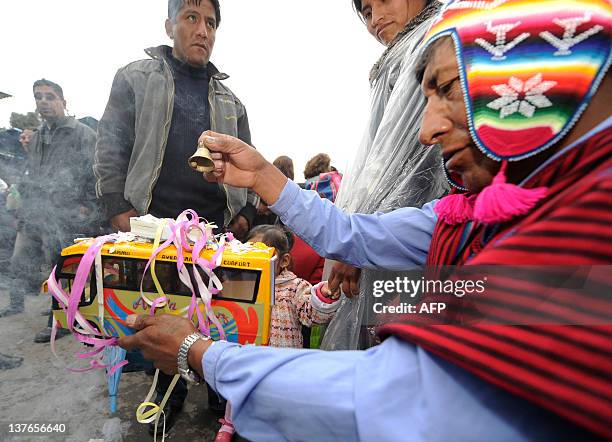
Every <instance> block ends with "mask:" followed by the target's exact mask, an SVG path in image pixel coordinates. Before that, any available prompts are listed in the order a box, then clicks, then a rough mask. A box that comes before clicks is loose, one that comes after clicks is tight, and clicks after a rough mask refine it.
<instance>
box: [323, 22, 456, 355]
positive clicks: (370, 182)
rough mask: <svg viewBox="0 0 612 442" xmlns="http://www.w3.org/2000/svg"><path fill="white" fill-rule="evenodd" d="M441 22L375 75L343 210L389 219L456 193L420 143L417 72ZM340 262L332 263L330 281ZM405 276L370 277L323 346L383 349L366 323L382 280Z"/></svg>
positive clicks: (411, 35) (417, 33) (403, 43)
mask: <svg viewBox="0 0 612 442" xmlns="http://www.w3.org/2000/svg"><path fill="white" fill-rule="evenodd" d="M432 20H433V18H430V19H427V20H425V21H424V22H422V23H421V24H419V25H417V26H416V27H415V28H414V29H412V30H411V31H409V32H408V33H407V34H406V35H404V37H402V38H401V40H399V41H397V42H396V44H395V45H394V46H393V47H392V48H391V49H390V50H389V51H388V53H387V54H386V56H385V57H384V58H383V59H382V60H381V61H379V64H378V65H377V66H375V68H374V70H373V74H374V78H373V79H372V91H371V95H372V101H371V112H370V119H369V122H368V127H367V130H366V133H365V135H364V137H363V140H362V142H361V145H360V147H359V150H358V151H357V154H356V156H355V159H354V162H353V165H352V166H351V168H350V169H349V170H348V171H347V172H346V174H345V175H344V178H343V181H342V186H341V188H340V192H339V193H338V197H337V199H336V205H338V206H339V207H340V208H342V209H344V210H346V211H348V212H358V213H374V212H389V211H392V210H394V209H397V208H399V207H407V206H414V207H420V206H422V205H423V204H425V203H426V202H428V201H431V200H433V199H435V198H439V197H440V196H441V195H443V194H444V193H445V192H446V191H447V190H448V184H447V181H446V179H445V176H444V172H443V170H442V161H441V158H440V153H439V150H438V149H437V148H435V147H427V146H423V145H421V144H420V143H419V141H418V133H419V127H420V123H421V119H422V114H423V109H424V106H425V100H424V97H423V95H422V93H421V90H420V85H419V84H418V82H417V80H416V78H415V75H414V69H415V65H416V62H417V61H418V59H419V55H420V51H421V48H420V44H421V42H422V40H423V37H424V35H425V33H426V32H427V30H428V29H429V27H430V25H431V22H432ZM332 264H333V262H332V261H328V262H326V267H325V270H326V273H325V276H326V278H327V277H328V276H329V272H330V270H331V265H332ZM400 275H402V273H401V272H391V271H385V270H365V269H364V270H363V271H362V273H361V280H360V293H359V296H356V297H354V298H352V299H348V298H346V297H344V298H343V299H342V303H341V305H340V307H339V309H338V311H337V313H336V316H335V317H334V319H333V320H332V321H331V322H330V324H329V326H328V327H327V331H326V333H325V336H324V338H323V341H322V343H321V348H322V349H325V350H354V349H360V348H368V347H370V346H372V345H374V344H375V343H376V340H375V338H374V336H373V333H372V330H373V328H372V327H368V326H371V325H373V324H367V323H366V321H365V317H366V315H365V312H366V309H371V308H372V304H373V302H374V297H373V296H372V285H373V281H374V280H384V279H395V277H396V276H400Z"/></svg>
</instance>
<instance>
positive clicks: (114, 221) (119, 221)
mask: <svg viewBox="0 0 612 442" xmlns="http://www.w3.org/2000/svg"><path fill="white" fill-rule="evenodd" d="M133 216H138V212H136V210H135V209H132V210H130V211H128V212H123V213H120V214H119V215H115V216H114V217H112V218H111V220H110V222H111V226H112V227H113V230H115V232H129V231H130V230H131V227H130V218H131V217H133Z"/></svg>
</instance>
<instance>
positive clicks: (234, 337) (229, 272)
mask: <svg viewBox="0 0 612 442" xmlns="http://www.w3.org/2000/svg"><path fill="white" fill-rule="evenodd" d="M91 244H92V242H91V241H89V240H87V241H82V242H80V243H77V244H75V245H73V246H70V247H67V248H66V249H64V250H63V251H62V254H61V258H60V260H59V263H58V265H57V268H56V272H55V278H56V280H57V281H58V282H59V284H60V285H61V286H62V287H63V289H64V290H65V291H66V292H67V293H70V290H71V289H72V285H73V283H74V278H75V275H76V273H77V268H78V266H79V264H80V262H81V258H82V257H83V255H84V254H85V252H86V251H87V249H88V247H89V246H90V245H91ZM152 253H153V244H152V243H147V242H125V243H116V244H112V243H109V244H105V245H104V246H103V248H102V250H101V258H102V266H101V268H102V273H103V274H102V275H101V276H102V279H101V281H102V286H103V289H102V292H103V305H104V314H103V320H100V305H101V304H102V300H100V297H99V293H98V287H99V286H100V283H99V281H98V280H97V278H98V275H97V274H96V266H95V265H94V266H92V269H91V271H90V273H89V276H88V279H87V282H86V285H85V289H84V290H83V293H82V295H81V299H80V303H79V311H80V312H81V314H83V316H85V318H86V319H87V320H88V321H90V322H91V323H92V324H93V325H94V326H95V327H96V328H97V329H98V330H104V332H105V333H106V334H107V335H109V336H125V335H129V334H131V333H133V332H132V330H131V329H130V328H129V327H127V326H126V325H125V318H126V317H127V316H128V315H131V314H140V315H146V314H150V306H149V304H148V303H147V302H145V300H144V299H142V297H141V294H140V285H141V280H142V290H143V294H144V295H145V296H146V297H147V298H148V299H149V300H154V299H156V298H158V297H159V294H158V293H157V289H156V287H155V284H154V283H153V279H152V276H151V269H150V268H149V269H148V270H147V272H146V273H145V269H146V266H147V262H148V260H149V258H150V257H151V254H152ZM213 255H214V252H213V251H212V250H208V249H205V250H203V251H202V253H201V256H202V257H203V258H206V259H207V260H210V259H211V258H212V256H213ZM184 258H185V265H186V268H187V269H188V271H189V277H190V278H191V282H192V284H193V285H194V286H196V284H195V281H194V275H193V271H194V266H193V265H192V264H191V263H192V257H191V254H190V253H189V252H186V251H185V252H184ZM275 261H276V258H275V256H274V249H273V248H269V247H267V246H265V245H264V244H261V243H257V244H253V247H251V248H250V249H249V250H248V251H241V252H240V253H235V252H232V251H231V250H229V249H228V250H226V251H224V253H223V256H222V261H221V265H220V266H219V267H217V268H216V269H215V270H214V273H215V274H216V275H217V277H218V278H219V279H220V281H221V282H222V284H223V289H222V290H221V291H220V292H219V293H218V294H214V295H213V299H212V307H213V310H214V312H215V314H216V316H217V318H218V319H219V322H220V323H221V324H222V326H223V330H224V332H225V339H226V340H228V341H230V342H237V343H240V344H256V345H267V344H268V340H269V335H270V312H271V308H272V305H273V304H274V264H275ZM196 269H197V271H198V272H199V273H200V276H201V277H202V279H203V280H204V283H205V284H207V283H208V276H207V275H206V274H205V273H204V272H203V271H201V269H200V268H199V267H196ZM155 273H156V276H157V279H158V281H159V284H160V285H161V287H162V289H163V291H164V293H165V294H166V295H167V297H168V304H167V305H166V306H165V307H163V308H159V309H156V312H155V314H156V315H157V314H175V315H181V316H187V311H188V309H189V305H190V303H191V298H192V295H191V291H190V289H189V288H188V287H187V286H185V285H184V284H183V283H182V282H181V281H180V279H179V276H178V271H177V253H176V248H175V247H174V246H169V247H167V248H166V249H164V250H163V251H162V252H161V253H159V254H158V255H157V258H156V261H155ZM143 274H144V279H143ZM200 310H201V311H202V312H203V315H204V307H203V306H202V304H201V303H200ZM53 315H54V317H55V318H56V320H57V321H58V322H59V324H60V326H61V327H63V328H66V327H67V324H66V314H65V312H64V310H62V309H61V308H60V306H59V304H58V302H57V300H55V299H53ZM194 317H195V315H194ZM219 335H220V334H219V330H217V328H216V327H215V326H214V325H213V324H212V323H211V336H212V337H213V339H219Z"/></svg>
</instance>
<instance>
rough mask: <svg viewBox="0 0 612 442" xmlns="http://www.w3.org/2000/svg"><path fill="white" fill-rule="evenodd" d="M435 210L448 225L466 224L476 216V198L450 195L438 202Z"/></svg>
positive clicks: (459, 194) (456, 194)
mask: <svg viewBox="0 0 612 442" xmlns="http://www.w3.org/2000/svg"><path fill="white" fill-rule="evenodd" d="M434 210H435V212H436V213H437V214H438V216H439V217H440V219H441V220H442V221H444V222H445V223H446V224H450V225H455V224H460V223H464V222H466V221H469V220H471V219H472V218H473V216H474V197H467V196H465V195H464V194H462V193H455V194H452V195H448V196H445V197H444V198H442V199H441V200H440V201H438V203H437V204H436V206H435V207H434Z"/></svg>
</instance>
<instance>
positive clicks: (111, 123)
mask: <svg viewBox="0 0 612 442" xmlns="http://www.w3.org/2000/svg"><path fill="white" fill-rule="evenodd" d="M220 22H221V10H220V4H219V0H201V1H195V0H169V1H168V17H167V20H166V24H165V28H166V34H167V35H168V37H169V38H170V39H171V40H172V41H173V46H172V47H168V46H165V45H162V46H158V47H154V48H149V49H147V50H146V51H145V52H146V53H147V55H148V56H149V57H150V58H149V59H146V60H139V61H136V62H134V63H131V64H129V65H127V66H125V67H123V68H121V69H119V71H118V72H117V74H116V75H115V79H114V81H113V85H112V89H111V92H110V97H109V100H108V104H107V106H106V110H105V112H104V115H103V116H102V119H101V120H100V122H99V125H98V134H99V139H98V143H97V145H96V161H95V163H94V170H95V173H96V177H97V183H96V189H97V192H98V197H99V198H100V200H101V201H102V205H103V207H104V210H105V214H106V218H107V219H108V220H109V221H110V224H111V225H112V227H113V229H114V230H119V231H130V217H133V216H139V215H145V214H152V215H154V216H156V217H158V218H176V217H177V216H178V215H179V214H180V213H182V212H183V211H184V210H186V209H193V210H195V211H196V213H198V215H199V216H200V217H202V218H204V219H206V220H208V221H209V222H211V223H214V224H216V225H217V226H218V227H219V228H220V229H228V230H230V231H232V232H233V233H234V235H235V236H236V238H238V239H244V238H245V236H246V234H247V233H248V231H249V229H250V228H251V227H252V225H253V219H254V217H255V212H256V206H257V203H258V198H257V196H256V195H255V194H254V193H252V192H249V191H247V190H246V189H237V188H235V187H232V186H226V185H220V184H216V183H208V182H205V181H204V180H203V179H202V175H201V174H200V173H197V172H196V171H194V170H192V169H191V168H190V166H189V165H188V159H189V158H190V157H191V156H192V155H193V153H194V152H195V150H196V147H197V146H198V136H199V134H200V133H201V132H202V131H203V130H207V129H214V130H216V131H219V132H222V133H225V134H229V135H234V136H237V137H238V138H240V139H241V140H243V141H244V142H246V143H249V144H251V133H250V128H249V121H248V116H247V112H246V108H245V107H244V105H243V104H242V102H241V101H240V100H239V99H238V97H237V96H236V95H235V94H234V93H233V92H232V91H231V90H230V89H229V88H228V87H227V86H226V85H225V84H224V83H223V81H224V80H226V79H227V78H228V75H227V74H224V73H222V72H220V71H219V70H218V69H217V67H216V66H215V65H214V64H213V63H212V62H211V61H210V58H211V55H212V52H213V49H214V46H215V40H216V33H217V30H218V28H219V25H220ZM171 380H172V377H171V376H166V375H165V374H163V373H162V374H160V378H159V382H158V384H157V399H156V400H157V401H158V403H159V402H160V401H161V399H162V397H163V395H164V394H165V393H166V390H167V389H168V386H169V385H170V382H171ZM209 393H211V394H209V406H210V408H212V409H215V410H219V411H223V410H224V409H225V406H224V404H223V403H221V401H219V400H217V399H218V398H217V395H216V394H215V393H214V392H212V391H210V392H209ZM186 396H187V385H186V383H185V381H184V380H183V379H180V380H179V382H178V383H177V385H176V387H175V388H174V390H173V392H172V396H171V397H170V400H169V401H168V405H167V407H168V408H167V410H166V413H165V425H166V427H165V428H166V429H167V430H168V429H170V428H172V426H173V425H174V422H175V420H176V416H177V414H178V413H179V412H180V411H181V410H182V408H183V403H184V401H185V398H186ZM162 425H163V422H162V420H160V424H159V431H160V432H161V427H162ZM149 430H150V432H151V433H153V432H154V426H153V424H151V425H150V427H149Z"/></svg>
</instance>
